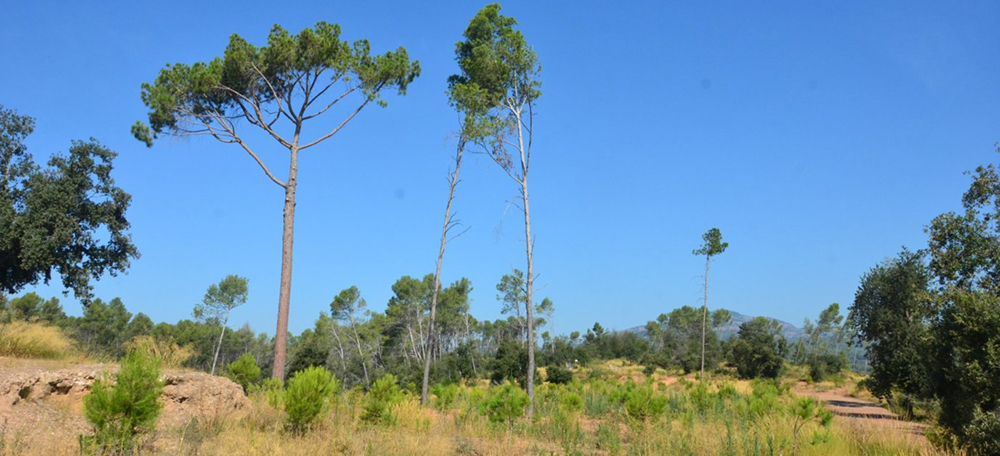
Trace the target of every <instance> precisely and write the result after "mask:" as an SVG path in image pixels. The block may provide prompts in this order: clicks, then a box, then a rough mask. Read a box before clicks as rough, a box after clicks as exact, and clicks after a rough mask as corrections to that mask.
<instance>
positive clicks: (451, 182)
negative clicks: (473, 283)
mask: <svg viewBox="0 0 1000 456" xmlns="http://www.w3.org/2000/svg"><path fill="white" fill-rule="evenodd" d="M463 124H464V122H463ZM464 151H465V128H464V127H463V128H462V132H461V133H460V134H459V137H458V145H457V147H456V151H455V168H454V169H453V170H452V171H451V172H450V173H448V203H447V204H445V206H444V224H443V225H442V226H441V244H440V246H439V247H438V257H437V266H436V267H435V268H434V285H433V289H432V290H431V312H430V322H429V323H428V331H427V343H425V344H424V379H423V382H422V383H421V386H420V403H421V404H425V403H427V392H428V388H429V382H430V376H431V353H430V351H431V349H432V347H435V346H436V344H435V342H436V341H437V332H436V330H437V328H435V321H436V319H437V304H438V294H439V293H440V291H441V264H442V263H443V262H444V249H445V245H446V244H447V243H448V232H449V231H451V229H452V228H454V227H455V226H456V225H457V223H456V221H455V220H453V219H452V212H451V202H452V201H453V200H454V199H455V187H457V186H458V170H459V168H461V167H462V152H464ZM459 234H461V233H459Z"/></svg>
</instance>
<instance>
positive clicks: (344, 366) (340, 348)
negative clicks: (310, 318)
mask: <svg viewBox="0 0 1000 456" xmlns="http://www.w3.org/2000/svg"><path fill="white" fill-rule="evenodd" d="M337 326H338V327H339V326H340V325H337ZM337 329H338V328H334V329H333V337H334V338H335V339H337V351H338V353H339V354H340V367H341V368H342V369H343V370H344V375H346V374H347V359H346V358H347V357H346V356H344V341H343V340H341V338H340V331H338V330H337Z"/></svg>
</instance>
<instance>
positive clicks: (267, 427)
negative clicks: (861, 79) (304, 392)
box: [0, 360, 946, 456]
mask: <svg viewBox="0 0 1000 456" xmlns="http://www.w3.org/2000/svg"><path fill="white" fill-rule="evenodd" d="M0 361H3V360H0ZM601 369H602V370H604V371H606V372H607V375H606V376H605V380H594V381H587V380H585V379H586V378H587V377H588V372H581V371H579V370H577V371H575V372H574V373H575V374H576V375H577V379H579V380H581V382H580V383H574V384H572V385H568V386H556V385H548V384H546V385H544V387H540V389H539V390H538V391H539V399H538V400H539V401H542V402H540V403H539V406H538V409H537V410H538V413H537V415H536V419H535V420H534V421H533V422H528V421H527V420H523V419H522V420H520V421H519V422H518V423H517V424H516V425H515V427H514V430H513V432H512V433H511V432H509V431H508V429H507V427H506V426H505V425H502V424H501V425H497V424H496V423H491V422H490V421H489V420H488V419H487V417H485V416H483V415H482V414H480V413H479V412H478V411H477V403H479V402H478V401H482V400H483V397H484V395H485V394H487V388H488V387H487V386H485V385H477V386H474V387H462V388H461V393H460V397H459V399H458V400H457V402H456V404H455V406H454V408H453V409H451V410H448V411H445V412H438V411H436V410H433V409H431V408H429V407H421V406H420V405H418V403H417V401H416V399H415V398H414V397H413V396H408V397H407V398H406V399H405V400H404V401H403V402H402V403H401V404H400V405H399V406H398V407H397V408H396V409H395V413H396V416H397V419H396V421H395V422H396V424H395V425H392V426H382V425H371V424H365V423H364V422H362V421H361V420H360V415H361V410H362V402H363V399H364V397H363V395H361V394H360V393H358V392H356V391H347V392H342V393H340V394H339V395H338V396H337V397H336V401H335V403H334V405H333V406H332V407H331V409H330V412H329V414H327V415H326V416H324V417H323V419H322V420H321V421H320V422H319V423H318V424H317V425H316V426H315V427H314V428H313V429H311V430H310V431H309V432H307V433H305V434H304V435H295V434H293V433H291V432H288V431H287V430H286V427H285V417H284V413H283V412H282V411H281V410H278V409H276V408H274V407H273V406H271V405H269V404H268V403H267V400H266V397H265V395H264V394H263V393H255V394H254V396H253V397H252V398H251V399H252V401H251V402H252V406H251V407H250V409H249V410H246V412H245V413H241V414H240V415H239V416H238V417H234V416H232V415H227V416H220V417H214V418H204V419H200V420H199V421H192V422H191V423H189V424H188V425H187V426H185V427H183V428H181V429H175V430H171V431H164V432H160V433H159V434H158V435H156V436H155V442H154V445H153V446H152V447H151V448H150V449H148V450H147V452H146V453H145V454H150V455H153V454H156V455H182V456H187V455H190V456H195V455H241V456H242V455H247V456H319V455H385V456H431V455H434V456H437V455H479V456H520V455H526V456H555V455H574V456H575V455H580V456H619V455H620V456H642V455H646V456H654V455H657V456H658V455H672V454H684V455H697V456H702V455H703V456H708V455H713V456H714V455H731V456H743V455H768V454H785V455H791V454H793V448H794V447H796V446H797V447H798V452H797V454H798V455H800V456H813V455H815V456H819V455H856V456H890V455H892V456H895V455H913V456H938V455H943V454H946V453H944V452H941V451H940V450H938V449H936V448H934V447H933V446H931V445H930V443H929V442H928V441H927V439H926V438H924V437H923V436H921V435H915V434H912V433H907V432H906V431H904V430H902V429H900V430H893V429H891V428H887V427H886V426H884V424H877V425H876V424H875V423H867V422H864V421H861V422H859V421H856V420H848V419H846V418H844V417H838V418H836V419H835V420H834V421H833V424H832V425H831V426H830V427H829V428H824V427H822V426H820V425H819V424H816V423H813V424H811V425H807V426H806V427H805V428H804V430H803V432H802V433H801V434H800V435H799V438H798V443H797V444H796V443H794V441H793V440H794V438H793V428H794V427H795V418H794V417H793V415H791V414H790V413H789V412H788V411H787V406H788V405H790V404H791V403H793V402H794V401H795V397H794V396H790V395H787V394H783V395H780V396H778V403H777V405H776V406H775V407H776V408H774V409H772V410H771V411H770V412H767V413H765V414H763V415H759V416H754V415H747V413H746V411H745V410H744V409H743V408H742V407H741V406H740V405H739V404H741V403H742V402H740V401H745V400H746V397H745V396H746V395H749V394H751V390H752V389H753V388H752V387H751V385H750V384H748V383H747V382H741V381H735V380H733V379H722V380H721V381H720V382H714V383H713V385H712V386H711V387H710V388H709V389H708V390H709V393H710V394H715V395H718V397H720V398H721V397H722V396H721V393H719V391H721V390H722V389H723V388H729V387H732V388H729V389H730V390H732V389H735V390H736V391H738V393H739V394H740V395H742V396H739V397H735V398H733V397H732V396H727V397H729V399H713V400H714V401H715V402H713V404H714V405H710V406H708V408H707V409H699V408H698V406H697V405H695V403H696V401H695V400H694V399H693V398H694V394H695V390H696V389H697V388H694V387H693V386H689V387H685V386H684V385H683V383H687V382H685V381H682V382H678V381H677V379H676V377H671V376H668V375H661V373H659V372H658V373H657V374H656V375H655V377H654V381H655V382H656V383H658V384H660V385H662V386H659V387H657V391H658V393H657V394H661V395H663V396H666V397H667V398H669V401H670V402H669V405H668V409H667V411H666V412H665V413H663V414H660V415H658V416H655V417H652V418H650V419H648V420H646V421H635V420H634V419H630V418H628V417H627V416H625V415H623V414H622V412H621V411H620V410H616V409H614V408H613V407H607V408H601V409H593V408H591V407H590V404H586V405H585V406H584V407H583V409H577V410H576V411H563V410H560V409H559V406H558V405H556V404H560V402H559V396H560V395H561V394H567V393H570V392H574V393H575V394H580V395H581V396H584V397H593V396H594V395H595V394H596V395H606V394H610V392H611V391H613V390H614V389H615V388H617V387H618V386H619V385H621V383H620V382H621V381H624V379H632V378H638V374H639V373H638V372H637V369H636V368H635V366H629V365H621V364H605V365H603V366H601ZM723 385H726V386H725V387H723ZM602 407H604V406H602ZM602 410H603V411H602ZM0 429H2V428H0ZM75 437H76V436H67V435H59V434H58V433H57V432H53V434H52V438H51V439H45V441H34V442H25V441H23V439H22V440H18V439H17V437H16V436H12V435H7V436H4V435H3V433H2V431H0V441H2V442H4V443H0V456H27V455H34V454H47V455H48V454H51V455H54V456H63V455H65V456H69V455H74V454H78V449H77V445H76V438H75Z"/></svg>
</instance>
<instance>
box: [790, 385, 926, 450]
mask: <svg viewBox="0 0 1000 456" xmlns="http://www.w3.org/2000/svg"><path fill="white" fill-rule="evenodd" d="M792 392H794V393H795V394H798V395H800V396H809V397H812V398H815V399H818V400H821V401H823V402H825V403H826V408H827V409H829V410H830V411H831V412H833V414H834V415H836V416H837V418H838V419H840V420H843V421H842V422H844V423H846V424H847V426H849V427H850V428H852V429H857V430H865V431H871V432H877V433H893V434H896V435H903V436H906V437H907V438H908V439H911V440H912V441H913V442H915V443H919V444H925V443H926V444H929V442H928V441H927V438H926V437H925V436H924V431H926V430H927V425H926V424H923V423H915V422H912V421H906V420H903V419H902V418H900V417H899V415H896V414H895V413H892V412H890V411H889V410H886V409H885V408H884V407H882V406H880V405H878V404H876V403H874V402H870V401H867V400H864V399H859V398H856V397H852V396H851V395H850V394H849V393H848V391H847V389H846V388H834V389H830V390H826V391H819V390H816V389H814V388H813V387H811V386H809V385H807V384H806V383H804V382H800V383H799V384H797V385H795V387H793V388H792Z"/></svg>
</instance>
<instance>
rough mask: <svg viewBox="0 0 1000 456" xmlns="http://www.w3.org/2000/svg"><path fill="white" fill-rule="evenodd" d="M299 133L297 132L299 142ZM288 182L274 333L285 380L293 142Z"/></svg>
mask: <svg viewBox="0 0 1000 456" xmlns="http://www.w3.org/2000/svg"><path fill="white" fill-rule="evenodd" d="M297 141H298V134H297V133H296V142H297ZM290 152H291V160H290V162H291V163H290V165H289V170H288V182H287V184H286V185H285V209H284V219H283V220H284V225H283V227H282V232H281V288H280V291H279V292H278V327H277V329H276V330H275V333H274V367H273V370H272V371H271V376H272V377H274V378H277V379H282V380H284V378H285V351H286V349H287V347H288V303H289V301H291V297H292V241H293V237H294V236H293V235H294V231H295V186H296V179H297V175H298V158H299V157H298V149H297V146H295V145H293V146H292V148H291V150H290Z"/></svg>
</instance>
